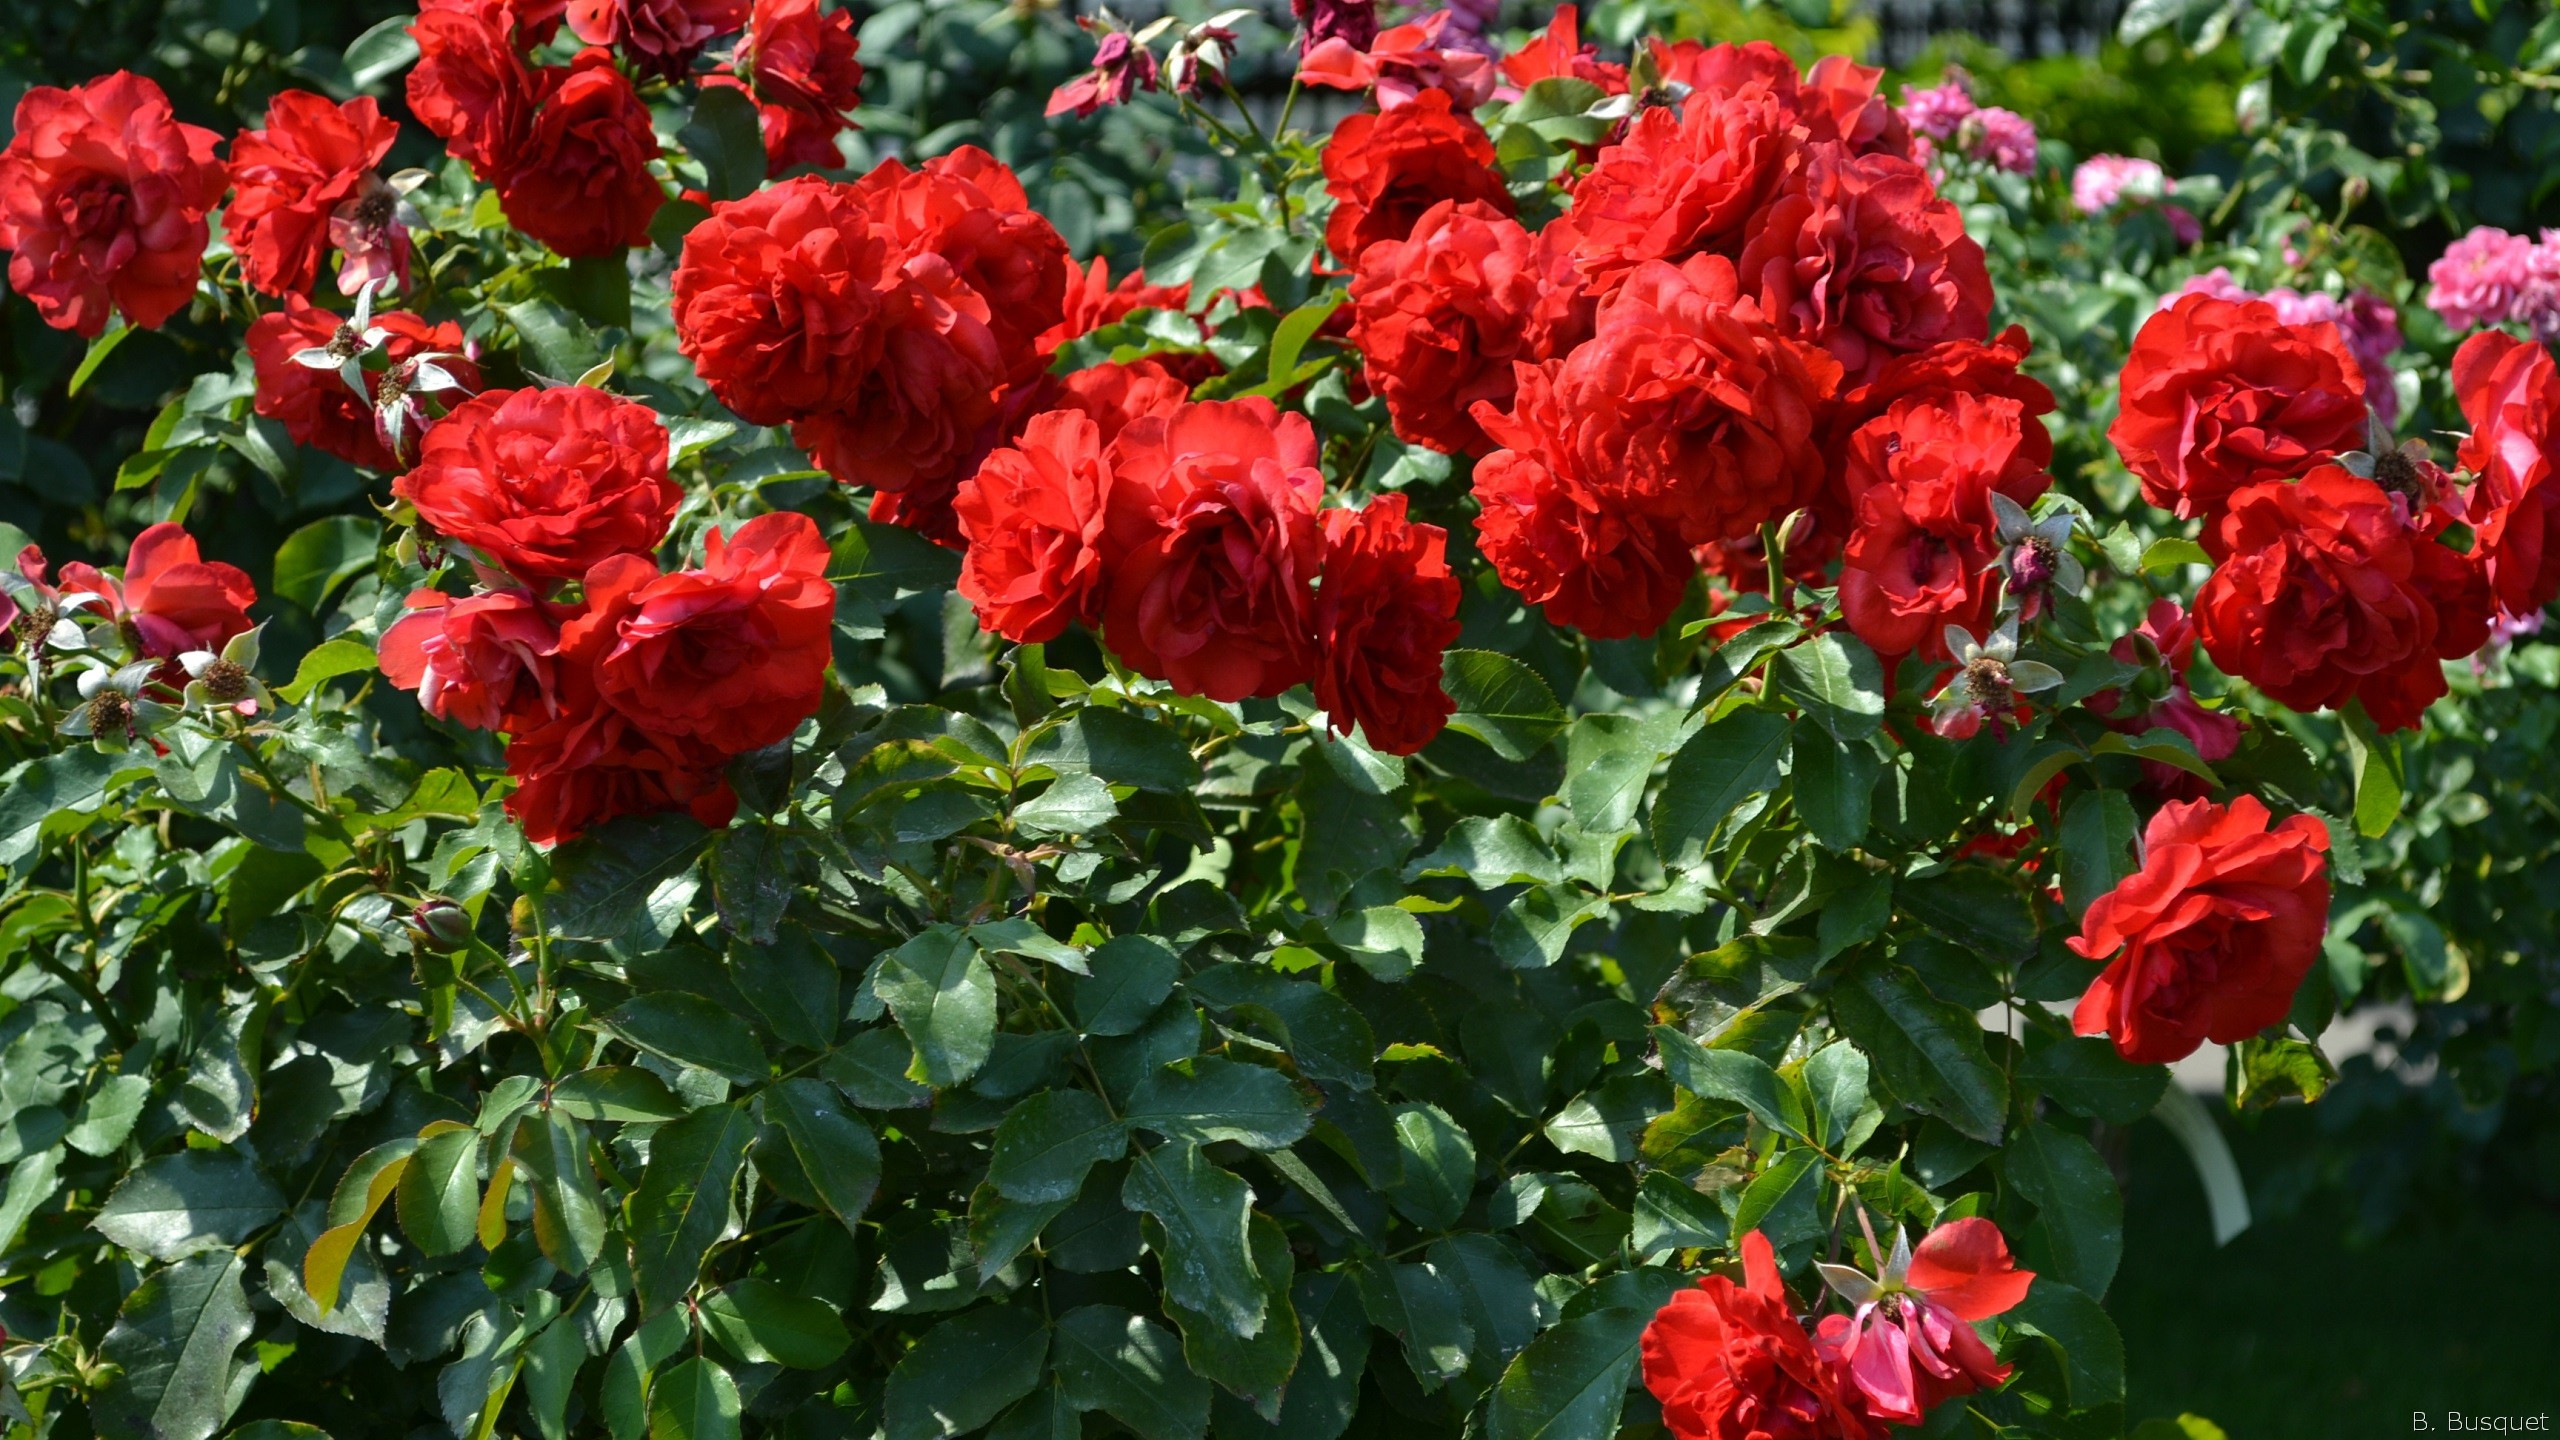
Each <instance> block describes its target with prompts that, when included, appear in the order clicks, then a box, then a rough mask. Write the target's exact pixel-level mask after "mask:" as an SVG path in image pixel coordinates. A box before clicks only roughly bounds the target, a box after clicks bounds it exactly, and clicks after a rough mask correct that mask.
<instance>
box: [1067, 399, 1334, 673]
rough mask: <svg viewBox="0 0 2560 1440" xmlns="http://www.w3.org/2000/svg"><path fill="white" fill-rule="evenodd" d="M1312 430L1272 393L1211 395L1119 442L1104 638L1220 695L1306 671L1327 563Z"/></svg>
mask: <svg viewBox="0 0 2560 1440" xmlns="http://www.w3.org/2000/svg"><path fill="white" fill-rule="evenodd" d="M1316 456H1317V445H1316V437H1315V430H1314V427H1312V426H1310V425H1309V424H1308V423H1307V419H1306V417H1305V416H1303V415H1298V414H1287V415H1283V414H1280V413H1279V412H1278V411H1277V410H1276V409H1274V408H1273V406H1272V404H1271V402H1270V401H1268V400H1263V399H1259V398H1255V399H1247V400H1234V401H1202V402H1198V403H1194V404H1189V405H1185V406H1183V407H1182V408H1181V409H1179V410H1176V411H1174V412H1173V413H1172V414H1171V415H1169V416H1166V417H1164V418H1162V419H1152V420H1142V421H1139V422H1138V423H1136V424H1134V425H1131V426H1130V427H1129V428H1128V429H1127V430H1125V431H1123V432H1122V433H1121V435H1120V438H1119V439H1118V440H1117V441H1115V442H1114V443H1113V445H1112V466H1113V473H1114V486H1113V494H1112V497H1111V514H1110V516H1109V517H1108V521H1107V537H1108V543H1109V545H1110V546H1111V547H1112V549H1114V550H1115V551H1120V552H1123V553H1122V554H1121V556H1120V558H1119V559H1117V560H1116V561H1115V562H1114V567H1113V568H1114V571H1115V573H1113V574H1112V575H1111V577H1110V593H1109V595H1108V597H1107V598H1106V601H1105V604H1104V618H1103V637H1104V639H1105V640H1106V641H1107V642H1108V643H1109V644H1110V646H1111V648H1112V649H1113V650H1114V651H1115V652H1117V653H1118V654H1119V656H1120V658H1121V660H1122V661H1124V662H1125V663H1127V664H1128V665H1129V667H1130V668H1131V669H1134V670H1136V671H1138V672H1139V673H1140V674H1143V675H1151V676H1154V677H1155V678H1157V679H1160V680H1165V681H1169V682H1171V683H1172V685H1173V686H1174V688H1175V689H1177V690H1180V691H1182V692H1183V693H1185V694H1189V695H1202V696H1206V697H1208V698H1209V699H1212V700H1221V701H1235V700H1241V699H1244V698H1245V697H1246V696H1248V695H1277V694H1279V693H1280V692H1282V691H1284V690H1286V689H1288V688H1289V687H1290V686H1292V685H1295V684H1298V683H1299V682H1301V681H1303V680H1306V679H1308V678H1310V674H1311V666H1312V661H1313V658H1314V657H1313V656H1312V655H1311V654H1310V650H1311V648H1312V647H1311V645H1310V643H1309V634H1308V613H1309V609H1310V602H1311V601H1312V598H1313V596H1312V591H1311V587H1312V584H1313V582H1314V580H1315V576H1316V567H1317V564H1318V563H1319V562H1320V561H1321V559H1322V558H1323V550H1324V537H1323V529H1322V525H1321V522H1320V521H1319V520H1318V518H1317V514H1316V507H1317V505H1318V504H1319V503H1320V502H1321V501H1322V499H1323V497H1324V477H1323V475H1321V474H1320V473H1318V471H1317V470H1316Z"/></svg>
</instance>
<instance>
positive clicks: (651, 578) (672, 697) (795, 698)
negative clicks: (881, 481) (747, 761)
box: [579, 511, 835, 755]
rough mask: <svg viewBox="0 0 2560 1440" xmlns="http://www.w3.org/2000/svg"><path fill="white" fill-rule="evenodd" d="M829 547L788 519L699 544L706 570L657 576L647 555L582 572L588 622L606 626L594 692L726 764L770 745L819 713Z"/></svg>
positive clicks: (657, 732)
mask: <svg viewBox="0 0 2560 1440" xmlns="http://www.w3.org/2000/svg"><path fill="white" fill-rule="evenodd" d="M827 558H828V551H827V542H826V540H825V538H824V537H822V536H821V535H819V533H818V525H817V522H816V521H814V520H811V519H810V518H809V517H808V516H806V515H799V514H794V513H792V512H790V511H781V512H777V513H774V514H769V515H759V516H757V517H756V518H754V519H753V520H749V521H748V522H746V523H745V524H743V525H740V526H738V527H737V529H736V530H735V531H734V532H733V533H730V534H728V535H726V536H724V535H723V534H722V532H720V531H719V530H713V531H711V532H710V533H709V534H707V535H706V536H705V537H704V538H703V562H702V565H701V568H699V569H694V570H678V571H675V572H673V573H670V574H665V575H661V574H659V573H658V568H657V566H656V565H655V564H654V563H652V562H651V561H650V560H649V559H648V558H647V557H646V556H640V555H618V556H614V557H612V558H610V559H608V560H605V561H604V562H602V563H601V564H599V565H597V566H596V567H595V568H594V569H593V570H590V571H588V572H587V577H586V604H587V613H586V616H585V617H584V619H583V620H581V621H580V622H579V623H581V624H586V625H597V624H609V625H610V626H611V627H612V628H613V631H614V638H613V641H612V643H611V644H609V645H607V646H605V647H604V648H603V649H602V650H601V651H600V652H598V653H597V654H596V657H595V677H596V688H597V692H598V693H599V694H600V695H601V696H602V697H603V698H604V699H605V700H606V701H607V702H608V703H610V704H611V705H613V706H614V708H616V709H618V710H620V711H621V712H622V713H623V714H624V715H626V716H628V717H629V718H630V719H631V720H632V721H633V723H635V724H637V725H638V726H639V727H640V728H641V729H643V730H645V731H647V732H648V733H649V734H650V735H652V736H680V737H683V738H684V739H687V740H694V741H699V742H701V743H702V744H705V745H708V746H710V747H711V748H713V749H715V750H718V751H720V752H721V753H722V754H724V755H742V754H745V753H746V752H747V751H749V750H754V749H758V748H760V747H762V746H766V745H770V744H773V743H774V742H775V741H777V740H780V739H782V738H784V737H785V736H788V735H789V734H790V733H791V732H792V731H793V730H795V729H797V728H799V725H800V722H801V721H803V720H805V719H807V718H809V716H811V715H813V714H815V713H817V709H818V697H819V695H820V693H821V691H822V690H823V679H822V677H823V675H824V672H825V671H826V668H827V664H828V660H829V657H830V650H829V641H828V636H829V635H830V633H831V632H832V629H833V626H834V623H835V587H834V586H833V585H830V584H829V583H827V579H826V573H827Z"/></svg>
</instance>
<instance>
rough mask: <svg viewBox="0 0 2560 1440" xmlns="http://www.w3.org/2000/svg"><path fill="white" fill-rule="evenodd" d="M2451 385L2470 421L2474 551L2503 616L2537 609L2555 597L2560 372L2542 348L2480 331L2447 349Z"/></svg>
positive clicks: (2466, 447) (2559, 578)
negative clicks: (2450, 353) (2450, 359)
mask: <svg viewBox="0 0 2560 1440" xmlns="http://www.w3.org/2000/svg"><path fill="white" fill-rule="evenodd" d="M2453 390H2454V395H2455V396H2456V398H2458V399H2459V400H2460V402H2461V404H2462V415H2463V418H2464V419H2466V420H2468V421H2470V422H2471V433H2470V434H2469V435H2468V436H2465V437H2464V438H2463V441H2462V449H2461V456H2460V458H2461V461H2462V465H2463V468H2465V469H2467V470H2469V471H2471V472H2472V473H2473V474H2475V475H2477V476H2478V477H2479V481H2478V483H2477V484H2475V485H2474V486H2473V487H2472V490H2471V493H2470V495H2469V496H2468V497H2467V501H2466V511H2467V514H2468V515H2469V518H2470V521H2471V526H2472V534H2473V539H2472V554H2473V556H2475V557H2476V558H2477V559H2478V561H2479V563H2480V566H2481V568H2482V571H2483V574H2484V575H2485V577H2486V578H2487V581H2488V583H2489V586H2490V588H2491V590H2492V592H2493V593H2494V594H2495V595H2496V596H2497V601H2498V609H2499V611H2500V612H2501V613H2502V614H2504V615H2506V616H2508V617H2511V618H2518V619H2520V618H2523V617H2525V616H2530V615H2538V614H2540V613H2541V611H2542V608H2543V607H2544V606H2546V605H2548V604H2550V603H2551V601H2552V599H2553V597H2554V596H2560V474H2555V473H2554V472H2555V469H2560V466H2555V458H2560V369H2555V368H2554V367H2553V365H2552V363H2551V352H2550V351H2548V350H2545V349H2544V348H2542V347H2541V346H2540V345H2536V344H2529V343H2527V342H2525V341H2522V340H2518V339H2516V338H2515V337H2514V336H2512V335H2507V334H2504V333H2502V332H2499V331H2486V332H2483V333H2481V334H2478V335H2474V336H2472V337H2471V338H2470V339H2468V340H2465V341H2463V342H2462V348H2461V349H2459V350H2457V351H2455V352H2454V356H2453Z"/></svg>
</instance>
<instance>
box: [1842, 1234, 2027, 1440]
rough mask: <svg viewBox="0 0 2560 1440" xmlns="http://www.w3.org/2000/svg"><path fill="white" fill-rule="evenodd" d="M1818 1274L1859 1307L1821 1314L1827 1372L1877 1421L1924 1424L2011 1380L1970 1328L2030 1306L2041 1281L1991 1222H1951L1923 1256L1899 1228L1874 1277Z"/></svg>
mask: <svg viewBox="0 0 2560 1440" xmlns="http://www.w3.org/2000/svg"><path fill="white" fill-rule="evenodd" d="M1864 1218H1865V1217H1864V1216H1861V1217H1860V1219H1861V1220H1863V1219H1864ZM1870 1243H1872V1241H1871V1242H1870ZM1815 1268H1816V1269H1818V1270H1820V1271H1821V1272H1822V1278H1823V1279H1824V1280H1825V1281H1827V1282H1828V1283H1829V1284H1830V1286H1831V1288H1832V1290H1833V1291H1834V1292H1836V1293H1837V1294H1838V1295H1839V1296H1840V1298H1842V1299H1844V1300H1846V1301H1848V1302H1849V1303H1850V1304H1852V1305H1854V1306H1856V1307H1857V1309H1856V1310H1855V1311H1854V1312H1853V1313H1851V1314H1848V1315H1826V1316H1824V1317H1823V1320H1822V1326H1821V1329H1820V1330H1819V1331H1818V1332H1817V1333H1816V1334H1815V1336H1814V1344H1815V1346H1816V1348H1817V1349H1818V1350H1819V1351H1820V1352H1821V1354H1822V1358H1823V1361H1824V1363H1825V1364H1826V1365H1828V1366H1830V1367H1833V1368H1834V1370H1835V1373H1841V1372H1845V1378H1846V1379H1847V1381H1848V1382H1849V1383H1848V1386H1847V1387H1844V1388H1848V1389H1854V1391H1855V1392H1856V1394H1857V1395H1858V1397H1859V1399H1860V1401H1861V1402H1862V1404H1861V1406H1860V1408H1862V1409H1864V1410H1865V1411H1866V1413H1867V1415H1868V1416H1869V1417H1870V1418H1872V1419H1876V1420H1881V1421H1885V1422H1887V1423H1889V1424H1896V1425H1917V1424H1919V1423H1920V1422H1921V1420H1922V1419H1923V1418H1924V1417H1926V1416H1927V1414H1928V1413H1929V1411H1930V1409H1931V1408H1932V1407H1934V1406H1936V1405H1937V1404H1938V1403H1939V1402H1940V1401H1943V1400H1949V1399H1953V1398H1954V1397H1956V1396H1958V1395H1969V1394H1971V1393H1973V1392H1974V1391H1977V1390H1988V1389H1992V1388H1994V1387H1997V1386H1998V1385H2000V1384H2001V1383H2002V1382H2004V1381H2006V1380H2007V1379H2008V1378H2009V1367H2008V1366H2006V1365H2003V1364H2001V1363H2000V1361H1999V1359H1998V1358H1997V1357H1995V1356H1994V1355H1993V1354H1992V1353H1991V1347H1990V1346H1988V1345H1986V1344H1984V1343H1982V1337H1981V1336H1980V1335H1979V1334H1976V1333H1975V1332H1974V1328H1973V1325H1972V1323H1971V1322H1973V1321H1977V1320H1988V1319H1990V1318H1991V1317H1992V1316H1994V1315H1998V1314H2001V1313H2003V1312H2005V1311H2007V1310H2008V1309H2010V1308H2011V1307H2012V1306H2015V1305H2016V1304H2017V1303H2018V1302H2019V1301H2021V1300H2024V1299H2026V1298H2027V1287H2028V1286H2029V1285H2030V1284H2031V1283H2032V1282H2033V1281H2034V1280H2035V1275H2034V1274H2033V1273H2032V1272H2030V1271H2026V1270H2021V1269H2019V1268H2018V1267H2017V1263H2016V1262H2015V1261H2013V1260H2012V1259H2010V1257H2009V1245H2008V1242H2007V1241H2006V1240H2004V1239H2002V1238H2001V1235H2000V1227H1998V1226H1997V1225H1994V1224H1992V1223H1991V1222H1990V1221H1988V1220H1985V1219H1982V1218H1981V1217H1979V1216H1970V1217H1967V1218H1965V1219H1962V1220H1954V1221H1950V1222H1948V1223H1947V1224H1944V1225H1941V1226H1939V1227H1938V1228H1937V1229H1935V1230H1932V1231H1930V1232H1929V1235H1928V1238H1926V1239H1924V1240H1922V1241H1921V1242H1920V1247H1919V1248H1918V1249H1917V1250H1914V1249H1912V1248H1911V1242H1910V1241H1909V1240H1908V1239H1907V1238H1905V1237H1904V1236H1903V1235H1902V1234H1901V1233H1900V1232H1899V1231H1897V1232H1895V1234H1894V1243H1893V1253H1892V1255H1891V1256H1890V1257H1889V1258H1887V1259H1886V1260H1885V1262H1884V1264H1883V1266H1882V1273H1881V1274H1879V1275H1877V1276H1874V1277H1872V1278H1871V1277H1869V1276H1867V1275H1864V1274H1861V1273H1860V1272H1858V1271H1856V1270H1853V1269H1851V1268H1849V1267H1848V1266H1846V1265H1820V1264H1818V1265H1817V1266H1816V1267H1815Z"/></svg>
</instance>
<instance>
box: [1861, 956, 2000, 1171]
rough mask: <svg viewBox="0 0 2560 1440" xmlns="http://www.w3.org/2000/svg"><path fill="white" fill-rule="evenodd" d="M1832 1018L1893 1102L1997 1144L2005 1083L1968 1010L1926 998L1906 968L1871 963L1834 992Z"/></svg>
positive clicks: (1919, 984)
mask: <svg viewBox="0 0 2560 1440" xmlns="http://www.w3.org/2000/svg"><path fill="white" fill-rule="evenodd" d="M1831 1012H1832V1015H1833V1017H1834V1018H1836V1019H1837V1020H1838V1021H1839V1023H1840V1027H1841V1029H1842V1031H1843V1032H1844V1033H1846V1034H1847V1035H1848V1037H1849V1038H1850V1039H1851V1040H1853V1041H1855V1042H1857V1046H1858V1048H1859V1049H1860V1050H1862V1051H1865V1052H1866V1055H1867V1059H1868V1060H1869V1062H1871V1066H1872V1069H1873V1078H1874V1079H1876V1080H1880V1081H1882V1082H1883V1084H1884V1086H1885V1088H1886V1089H1887V1090H1889V1091H1891V1092H1892V1094H1893V1096H1894V1098H1896V1099H1898V1100H1900V1101H1901V1102H1902V1103H1903V1104H1905V1105H1907V1106H1909V1107H1911V1108H1912V1109H1914V1110H1918V1111H1921V1112H1922V1113H1924V1114H1929V1115H1935V1116H1937V1117H1938V1118H1939V1119H1941V1120H1944V1121H1946V1122H1947V1123H1948V1124H1949V1125H1952V1126H1954V1127H1955V1128H1956V1129H1957V1130H1958V1131H1959V1132H1961V1133H1963V1134H1966V1135H1970V1136H1972V1137H1973V1138H1975V1139H1977V1140H1981V1141H1983V1142H1985V1143H1988V1144H1998V1143H1999V1140H2000V1132H2001V1128H2002V1126H2003V1125H2004V1124H2005V1123H2006V1121H2007V1118H2008V1113H2009V1082H2008V1079H2007V1077H2006V1076H2004V1075H2002V1074H2001V1072H2000V1067H1999V1066H1997V1065H1994V1064H1993V1063H1991V1056H1990V1055H1989V1054H1988V1053H1986V1052H1985V1051H1984V1050H1983V1048H1982V1026H1981V1023H1980V1022H1979V1021H1977V1020H1975V1019H1974V1017H1973V1012H1972V1011H1970V1010H1967V1009H1965V1008H1963V1007H1962V1006H1959V1005H1951V1004H1948V1003H1947V1002H1945V1001H1943V1000H1940V999H1938V998H1937V997H1936V996H1934V995H1932V994H1930V993H1929V989H1928V987H1927V986H1925V985H1923V984H1921V983H1920V977H1919V976H1917V975H1915V974H1913V973H1912V972H1911V969H1910V967H1909V966H1905V965H1896V964H1893V963H1890V962H1887V961H1870V962H1868V963H1866V964H1863V965H1860V966H1858V967H1857V968H1856V969H1855V970H1853V971H1851V972H1850V974H1849V975H1848V976H1846V977H1844V978H1843V979H1842V981H1841V983H1840V984H1839V986H1838V987H1837V988H1835V989H1834V990H1833V991H1832V992H1831Z"/></svg>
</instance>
